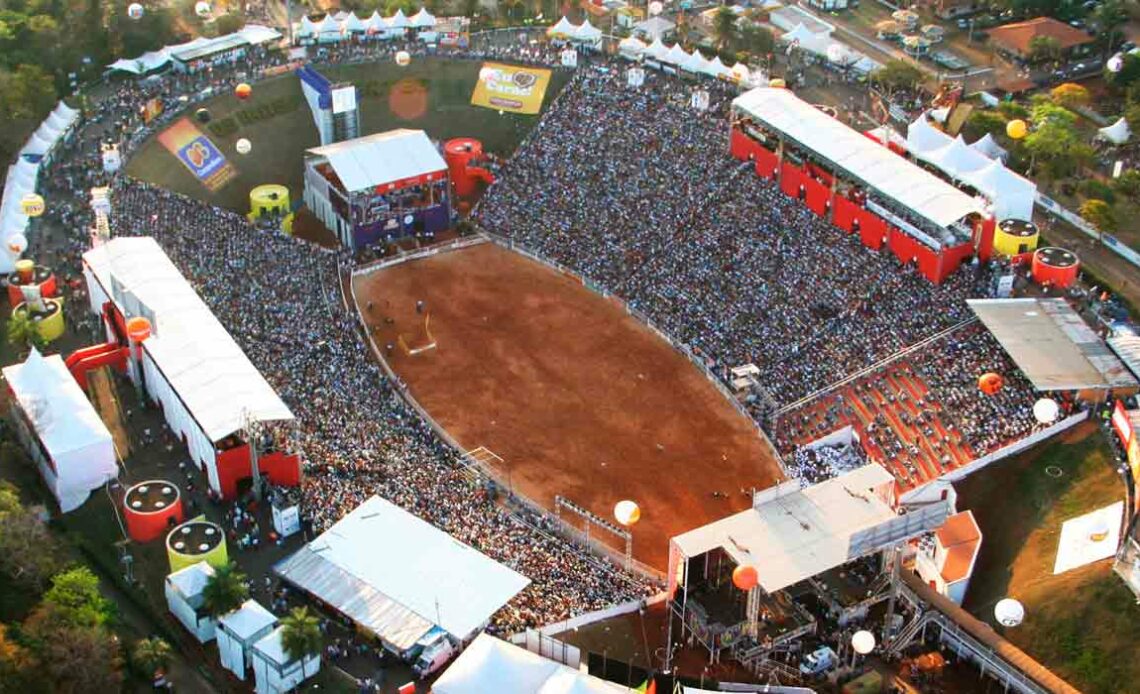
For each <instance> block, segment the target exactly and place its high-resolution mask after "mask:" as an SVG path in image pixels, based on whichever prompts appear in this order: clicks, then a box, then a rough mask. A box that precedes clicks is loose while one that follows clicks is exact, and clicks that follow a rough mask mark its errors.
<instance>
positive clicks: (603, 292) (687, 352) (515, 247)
mask: <svg viewBox="0 0 1140 694" xmlns="http://www.w3.org/2000/svg"><path fill="white" fill-rule="evenodd" d="M479 233H481V234H483V235H484V236H486V237H487V238H488V239H490V240H491V241H494V242H495V243H497V244H499V245H500V246H502V247H504V248H507V249H509V250H511V251H514V252H515V253H518V254H519V255H523V256H526V257H527V258H530V259H531V260H533V261H535V262H536V263H542V264H543V265H545V266H547V267H549V268H550V269H552V270H556V271H558V272H560V273H562V274H564V275H566V276H567V277H570V278H572V279H573V280H575V281H576V282H579V283H580V284H581V285H582V286H584V287H586V288H587V289H589V290H590V291H592V292H594V293H595V294H597V295H598V296H600V297H602V298H603V299H610V300H611V301H614V302H616V303H617V304H618V305H620V306H621V307H622V308H623V309H625V312H626V313H627V314H628V315H630V316H633V317H634V318H636V319H637V321H638V322H639V323H641V324H642V325H644V326H645V327H646V328H649V330H651V331H652V332H653V333H655V334H656V335H657V336H658V337H660V338H661V339H662V340H664V341H665V342H666V343H667V344H668V345H669V346H670V347H671V348H673V350H674V351H677V352H680V353H681V354H682V355H684V356H685V357H686V358H687V359H688V360H689V361H690V362H692V364H693V366H696V367H697V368H698V369H699V370H700V372H701V373H703V374H704V375H705V378H707V379H708V381H709V383H711V384H712V385H713V387H715V388H716V389H717V391H719V392H720V394H721V395H722V396H724V399H725V400H727V401H728V403H729V404H730V405H732V407H733V408H734V409H735V410H736V411H737V412H738V413H739V414H740V415H741V416H742V417H744V418H745V419H746V420H748V421H749V422H751V423H752V426H753V427H755V429H756V435H757V436H758V437H759V438H760V441H761V442H762V443H763V444H764V445H765V446H766V447H767V448H768V450H769V452H770V454H771V455H772V457H773V458H774V459H775V460H776V464H777V465H779V466H780V472H781V473H782V474H783V475H784V477H789V474H788V470H787V468H786V467H785V466H784V461H783V459H782V458H781V457H780V453H779V451H777V450H776V447H775V446H774V445H773V444H772V441H771V440H770V439H769V438H768V434H767V433H765V432H764V429H763V428H762V427H761V426H760V425H759V424H758V423H757V422H756V420H755V419H753V417H752V415H751V414H749V412H748V410H747V409H745V407H744V405H742V404H740V401H739V400H737V399H736V398H735V397H734V396H733V395H732V393H730V392H728V388H726V387H725V385H724V383H723V382H722V381H721V380H720V378H718V377H717V375H716V374H715V373H713V371H712V369H710V368H709V367H708V365H707V364H706V363H705V361H704V360H703V359H701V358H700V357H699V356H698V355H696V354H694V353H693V351H692V350H691V349H689V346H688V345H685V344H683V343H680V342H677V341H676V340H674V339H673V338H671V337H669V335H668V334H667V333H666V332H665V331H663V330H661V329H660V328H658V327H657V326H656V325H654V324H653V321H651V320H650V319H649V317H648V316H646V315H645V314H644V313H642V312H641V311H639V310H637V309H636V308H634V307H632V306H630V305H629V304H627V303H626V302H625V301H623V300H622V299H621V298H620V297H618V296H616V295H614V294H613V293H611V292H610V291H608V290H607V289H605V288H604V287H602V286H600V285H598V284H597V283H595V282H593V281H592V280H589V279H587V278H585V277H583V276H582V275H579V274H578V273H577V272H575V271H573V270H571V269H570V268H568V267H566V266H564V265H561V264H559V263H557V262H555V261H553V260H548V259H547V258H543V257H542V256H540V255H538V254H537V253H534V252H533V251H531V250H529V249H528V248H526V247H525V246H522V245H520V244H518V243H516V242H515V241H514V240H512V239H508V238H503V237H502V236H499V235H497V234H493V233H491V232H489V231H486V230H483V229H480V230H479Z"/></svg>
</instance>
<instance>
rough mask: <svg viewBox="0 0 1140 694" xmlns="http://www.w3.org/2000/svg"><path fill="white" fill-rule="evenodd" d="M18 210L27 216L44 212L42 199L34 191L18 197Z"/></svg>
mask: <svg viewBox="0 0 1140 694" xmlns="http://www.w3.org/2000/svg"><path fill="white" fill-rule="evenodd" d="M20 211H21V212H23V213H24V214H26V215H28V216H29V217H39V216H40V215H42V214H43V213H44V199H43V198H42V197H40V196H39V195H36V194H35V193H28V194H27V195H25V196H24V197H22V198H20Z"/></svg>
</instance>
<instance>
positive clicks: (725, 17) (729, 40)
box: [712, 7, 738, 50]
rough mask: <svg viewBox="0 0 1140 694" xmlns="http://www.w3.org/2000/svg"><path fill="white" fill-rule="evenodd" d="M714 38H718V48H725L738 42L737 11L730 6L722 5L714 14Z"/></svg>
mask: <svg viewBox="0 0 1140 694" xmlns="http://www.w3.org/2000/svg"><path fill="white" fill-rule="evenodd" d="M712 33H713V38H714V39H715V40H716V47H717V49H718V50H724V49H725V48H727V47H728V46H731V45H733V44H734V43H735V42H736V38H737V35H738V31H737V26H736V13H735V12H733V11H732V10H730V9H729V8H728V7H721V8H720V9H719V10H717V11H716V14H715V15H713V25H712Z"/></svg>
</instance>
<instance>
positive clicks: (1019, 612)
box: [994, 598, 1025, 627]
mask: <svg viewBox="0 0 1140 694" xmlns="http://www.w3.org/2000/svg"><path fill="white" fill-rule="evenodd" d="M994 619H996V620H997V621H998V624H1000V625H1002V626H1003V627H1015V626H1017V625H1018V624H1021V622H1022V620H1024V619H1025V606H1024V605H1022V604H1021V603H1020V602H1018V601H1017V600H1014V599H1013V598H1002V599H1001V600H998V604H997V605H994Z"/></svg>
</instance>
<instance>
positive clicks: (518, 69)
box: [471, 63, 550, 115]
mask: <svg viewBox="0 0 1140 694" xmlns="http://www.w3.org/2000/svg"><path fill="white" fill-rule="evenodd" d="M549 84H550V70H545V69H542V68H533V67H524V66H522V65H504V64H502V63H483V67H482V68H481V69H480V70H479V79H478V81H477V82H476V83H475V91H474V92H473V93H472V94H471V104H472V105H473V106H482V107H484V108H492V109H495V110H498V111H510V112H511V113H524V114H528V115H533V114H536V113H538V112H539V111H541V110H542V100H543V98H544V97H545V96H546V87H547V85H549Z"/></svg>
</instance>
